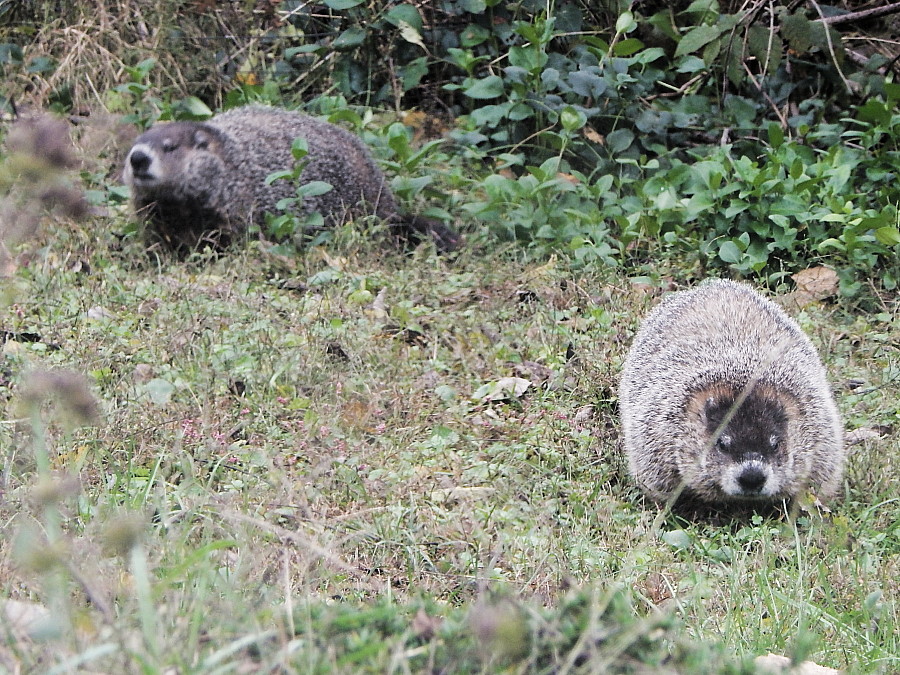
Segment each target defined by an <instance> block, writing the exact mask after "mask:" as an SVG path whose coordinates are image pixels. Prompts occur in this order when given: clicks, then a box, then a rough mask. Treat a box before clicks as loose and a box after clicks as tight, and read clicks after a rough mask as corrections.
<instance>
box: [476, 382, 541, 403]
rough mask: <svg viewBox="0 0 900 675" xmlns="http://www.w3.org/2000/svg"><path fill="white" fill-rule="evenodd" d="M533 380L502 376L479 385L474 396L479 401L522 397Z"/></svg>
mask: <svg viewBox="0 0 900 675" xmlns="http://www.w3.org/2000/svg"><path fill="white" fill-rule="evenodd" d="M531 384H532V382H531V381H530V380H526V379H524V378H521V377H501V378H500V379H499V380H497V381H495V382H488V383H487V384H483V385H481V386H480V387H478V390H477V391H476V392H475V393H474V394H472V398H474V399H478V400H479V401H485V402H489V401H505V400H509V399H513V398H520V397H521V396H522V395H523V394H524V393H525V392H526V391H527V390H528V388H529V387H530V386H531Z"/></svg>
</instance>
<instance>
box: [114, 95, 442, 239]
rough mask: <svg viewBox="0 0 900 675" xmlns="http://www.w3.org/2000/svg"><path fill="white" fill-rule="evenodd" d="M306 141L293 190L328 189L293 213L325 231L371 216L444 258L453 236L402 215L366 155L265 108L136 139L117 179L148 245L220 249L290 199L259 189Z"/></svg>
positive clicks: (335, 135)
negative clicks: (126, 189)
mask: <svg viewBox="0 0 900 675" xmlns="http://www.w3.org/2000/svg"><path fill="white" fill-rule="evenodd" d="M297 138H304V139H306V143H307V149H308V154H307V155H306V157H304V158H303V160H301V161H305V162H306V164H305V166H304V168H303V172H302V174H301V177H300V182H301V183H309V182H311V181H324V182H326V183H328V184H330V185H331V188H332V189H331V190H329V191H328V192H325V193H324V194H321V195H318V196H310V197H306V198H304V199H303V201H302V205H298V206H299V208H298V209H297V210H299V211H300V213H302V214H309V213H313V212H318V213H321V214H322V216H323V217H324V219H325V223H326V225H328V226H335V225H340V224H343V223H345V222H347V221H349V220H352V219H353V218H356V217H359V216H365V215H375V216H378V217H379V218H382V219H384V220H385V221H387V222H388V223H389V224H390V225H391V226H392V228H394V229H395V230H396V231H397V232H398V233H399V234H406V233H407V232H409V231H415V232H418V233H421V234H427V235H430V236H431V237H433V238H434V241H435V244H436V245H437V247H438V248H439V249H440V250H452V249H454V248H456V247H457V246H458V245H459V243H460V238H459V236H458V235H457V234H456V233H455V232H453V231H452V230H451V229H450V228H448V227H447V226H445V225H444V224H443V223H440V222H439V221H435V220H432V219H427V218H418V217H409V218H405V217H403V216H401V215H400V214H399V212H398V210H397V204H396V202H395V201H394V196H393V194H392V193H391V189H390V187H389V186H388V183H387V180H386V178H385V176H384V174H383V173H382V172H381V169H379V168H378V166H377V165H376V164H375V162H374V160H373V159H372V156H371V155H370V154H369V151H368V148H367V147H366V146H365V144H363V142H362V141H361V140H360V139H359V138H357V137H356V136H354V135H353V134H351V133H350V132H348V131H346V130H344V129H341V128H340V127H337V126H335V125H333V124H329V123H328V122H323V121H321V120H318V119H315V118H312V117H309V116H307V115H303V114H301V113H297V112H293V111H289V110H283V109H281V108H272V107H268V106H245V107H242V108H235V109H233V110H230V111H228V112H225V113H221V114H219V115H216V116H215V117H213V118H212V119H210V120H208V121H206V122H169V123H161V124H157V125H155V126H153V127H151V128H150V129H149V130H148V131H146V132H145V133H143V134H141V135H140V136H139V137H138V138H137V140H136V141H135V143H134V146H133V147H132V148H131V151H130V152H129V153H128V157H127V158H126V160H125V169H124V171H123V180H124V182H125V184H126V185H128V186H130V188H131V195H132V202H133V205H134V208H135V210H136V211H137V213H138V214H140V216H141V217H142V218H144V219H145V221H146V223H147V230H148V234H149V235H150V236H151V238H153V239H156V240H158V241H160V242H163V243H165V244H167V245H170V246H172V247H173V248H176V249H193V248H196V247H197V246H198V244H200V243H202V242H209V243H212V244H214V245H217V246H221V245H227V244H228V243H229V242H231V241H232V240H235V239H238V238H240V237H242V236H244V235H245V234H246V232H247V228H248V226H250V225H251V224H257V225H261V224H263V223H264V221H265V213H266V212H269V213H274V214H279V213H280V212H281V211H280V210H279V208H278V202H279V201H281V200H282V199H288V198H296V196H297V194H296V185H295V184H294V182H293V181H291V180H276V181H274V182H272V183H271V184H270V185H267V184H266V177H267V176H269V175H270V174H271V173H274V172H276V171H284V170H290V169H292V168H293V167H294V165H295V163H296V161H297V160H295V159H294V157H293V155H292V154H291V146H292V144H293V142H294V140H295V139H297Z"/></svg>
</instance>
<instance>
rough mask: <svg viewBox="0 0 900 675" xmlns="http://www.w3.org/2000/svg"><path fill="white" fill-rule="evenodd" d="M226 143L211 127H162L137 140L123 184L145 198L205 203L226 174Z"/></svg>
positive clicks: (195, 124)
mask: <svg viewBox="0 0 900 675" xmlns="http://www.w3.org/2000/svg"><path fill="white" fill-rule="evenodd" d="M222 143H223V138H222V134H221V132H220V131H219V130H217V129H216V128H214V127H212V126H209V125H207V124H202V123H200V122H169V123H167V124H158V125H156V126H154V127H152V128H151V129H149V130H148V131H146V132H144V133H143V134H141V135H140V136H138V138H137V140H135V142H134V145H133V146H132V148H131V151H130V152H129V153H128V157H127V158H126V160H125V169H124V171H123V173H122V177H123V180H124V182H125V183H126V184H127V185H130V186H131V188H132V190H133V191H134V192H135V193H137V194H139V195H142V196H145V197H147V196H150V197H161V196H165V197H166V198H169V199H179V198H183V199H200V200H201V201H202V200H203V199H204V198H205V197H208V193H209V188H210V185H214V184H215V182H216V181H215V177H216V176H217V175H218V174H219V173H221V172H222V171H223V170H224V169H223V163H222Z"/></svg>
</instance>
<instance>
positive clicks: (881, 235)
mask: <svg viewBox="0 0 900 675" xmlns="http://www.w3.org/2000/svg"><path fill="white" fill-rule="evenodd" d="M875 238H876V239H877V240H878V241H880V242H881V243H882V244H884V245H885V246H896V245H897V244H900V230H898V229H897V228H896V227H879V228H878V229H877V230H875Z"/></svg>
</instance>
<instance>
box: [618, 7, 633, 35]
mask: <svg viewBox="0 0 900 675" xmlns="http://www.w3.org/2000/svg"><path fill="white" fill-rule="evenodd" d="M636 27H637V23H636V22H635V20H634V14H632V13H631V12H622V13H621V14H620V15H619V18H618V19H616V32H617V33H628V32H630V31H632V30H634V29H635V28H636Z"/></svg>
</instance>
